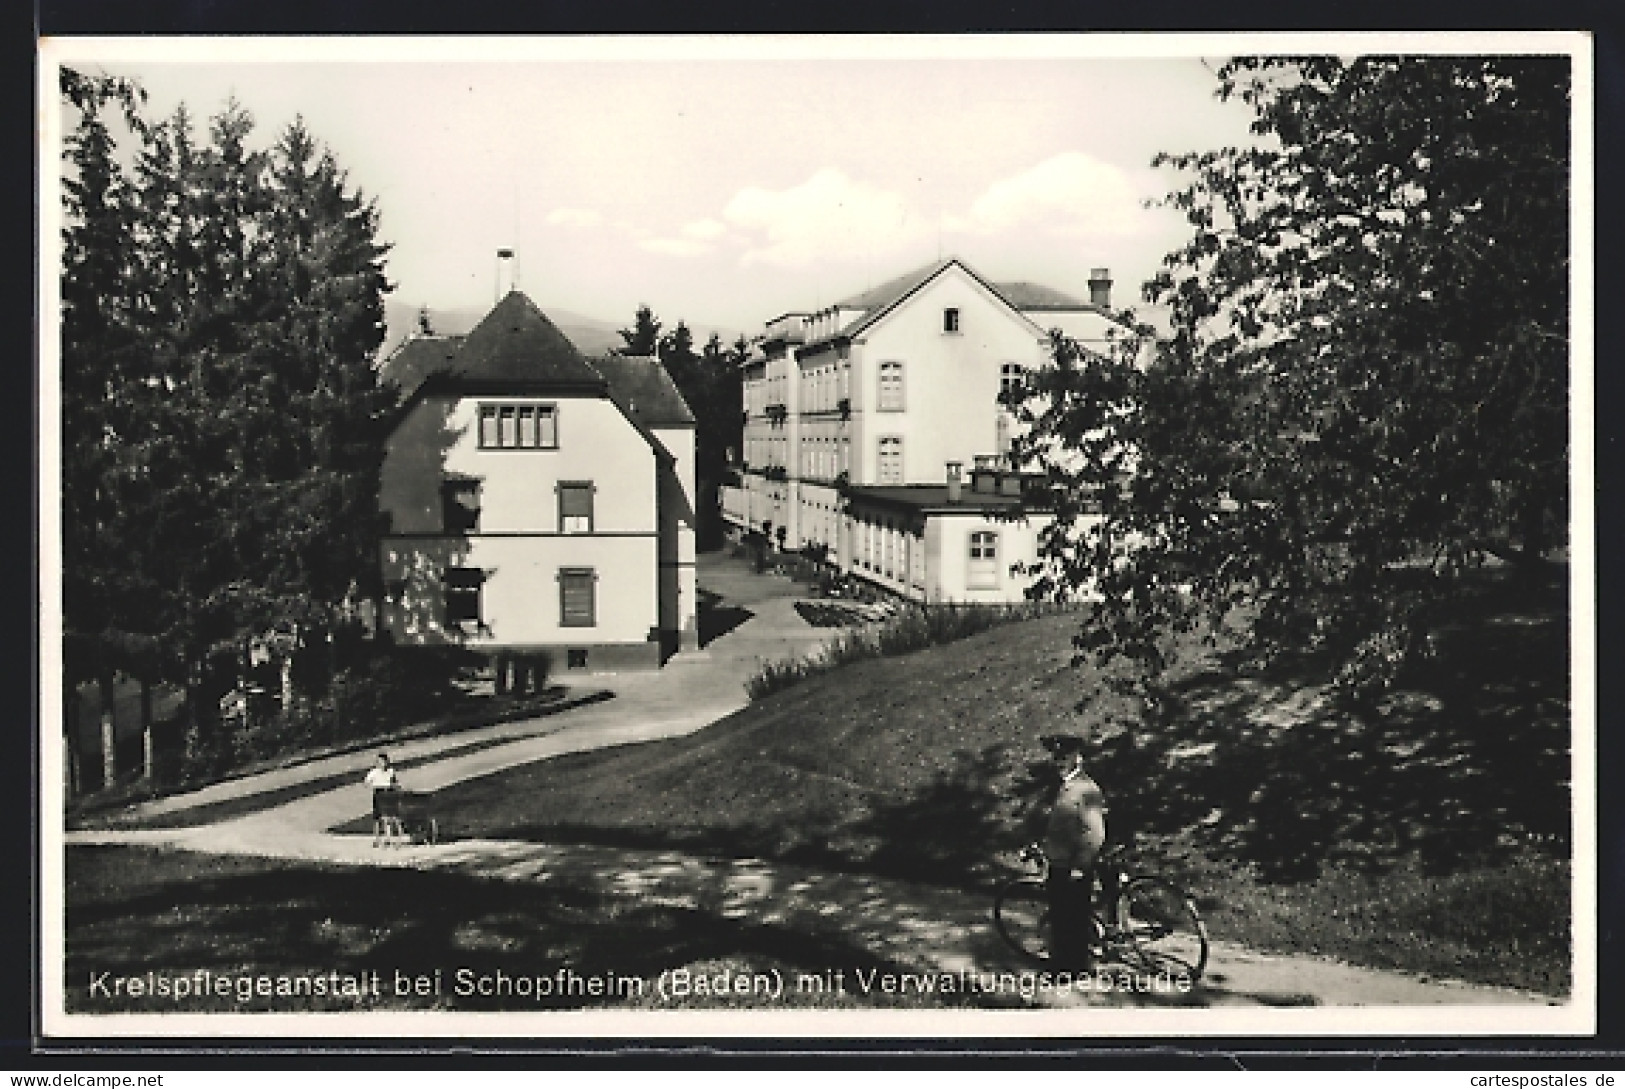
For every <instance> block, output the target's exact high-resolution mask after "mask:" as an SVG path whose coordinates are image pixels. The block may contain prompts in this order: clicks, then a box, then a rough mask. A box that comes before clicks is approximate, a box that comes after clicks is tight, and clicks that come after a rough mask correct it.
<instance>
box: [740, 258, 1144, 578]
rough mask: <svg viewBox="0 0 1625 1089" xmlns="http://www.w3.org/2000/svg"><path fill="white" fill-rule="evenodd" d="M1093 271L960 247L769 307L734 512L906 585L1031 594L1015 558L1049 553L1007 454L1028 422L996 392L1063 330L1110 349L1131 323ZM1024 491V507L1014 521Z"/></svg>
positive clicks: (1103, 274) (749, 523)
mask: <svg viewBox="0 0 1625 1089" xmlns="http://www.w3.org/2000/svg"><path fill="white" fill-rule="evenodd" d="M1089 286H1090V299H1089V301H1087V302H1085V301H1082V300H1080V299H1077V298H1074V297H1072V296H1069V295H1066V294H1063V293H1062V292H1059V291H1055V290H1053V289H1051V288H1047V287H1044V286H1042V285H1037V284H1031V283H1025V282H1016V283H993V282H990V281H988V280H986V279H984V278H983V277H982V276H980V275H979V274H978V273H976V272H975V271H974V270H973V269H971V268H970V267H969V266H968V265H966V264H965V263H964V262H962V261H960V260H959V259H957V258H950V259H947V260H944V261H940V262H937V263H935V264H933V265H930V266H928V267H926V268H923V269H918V270H915V271H914V272H911V273H908V274H907V275H904V276H901V277H898V278H897V279H895V280H892V281H890V282H888V283H886V284H882V285H880V286H879V287H876V288H873V289H871V290H869V291H866V292H863V293H861V294H859V295H855V296H852V297H850V298H847V299H845V300H843V301H841V302H839V303H836V304H835V305H833V306H829V307H826V308H823V309H821V310H818V311H812V312H792V313H787V314H783V315H780V316H779V317H776V318H774V319H773V320H771V321H769V322H767V324H766V328H765V331H764V333H763V334H762V335H761V337H759V338H758V339H757V341H756V342H755V345H754V349H755V350H754V351H753V352H752V355H751V356H750V358H749V359H748V360H747V361H746V363H745V365H744V368H743V372H742V381H743V383H744V400H745V426H744V443H743V451H742V454H743V456H742V465H741V471H740V483H739V485H738V486H737V487H729V488H725V489H724V490H723V494H722V497H721V502H722V508H723V509H722V513H723V517H724V520H725V521H726V522H727V523H728V524H729V525H730V526H731V527H732V528H733V529H734V531H735V532H738V533H744V532H748V531H752V530H754V531H758V532H762V531H765V532H766V533H767V535H768V537H769V538H770V539H772V540H773V541H774V542H775V543H777V544H778V545H779V546H780V547H782V548H785V549H787V550H795V549H800V548H804V547H806V546H808V545H812V546H822V547H824V548H826V549H828V555H829V558H830V559H831V560H832V561H833V562H834V563H835V564H836V565H837V566H838V567H840V568H841V569H842V570H844V571H848V572H851V573H854V574H857V575H859V576H860V577H863V578H865V579H868V580H870V581H872V582H875V583H876V584H878V585H880V586H882V587H884V588H886V589H888V590H891V591H893V592H896V593H900V594H903V595H904V596H908V597H913V598H917V599H920V600H929V601H997V600H1006V601H1007V600H1019V599H1020V598H1021V597H1022V595H1023V593H1024V591H1025V589H1026V587H1027V585H1029V584H1030V581H1031V580H1030V579H1029V578H1025V577H1021V576H1019V575H1017V574H1014V573H1012V570H1011V569H1012V568H1013V567H1014V566H1015V565H1017V564H1020V563H1025V562H1030V561H1031V560H1033V559H1036V548H1037V534H1038V532H1039V530H1040V529H1041V528H1042V526H1043V525H1044V524H1045V522H1046V519H1045V518H1044V516H1042V515H1041V514H1040V513H1037V512H1033V511H1032V509H1031V508H1032V503H1033V500H1034V496H1033V494H1032V490H1031V483H1030V482H1026V483H1024V482H1023V479H1022V477H1021V474H1020V473H1019V472H1018V468H1019V467H1017V466H1014V465H1011V464H1010V463H1009V451H1010V448H1011V443H1012V441H1013V439H1014V438H1015V435H1016V431H1017V423H1016V420H1015V419H1014V417H1013V415H1012V414H1011V413H1010V411H1009V410H1008V409H1006V408H1005V407H1004V406H1003V403H1002V402H1001V392H1002V391H1006V390H1008V389H1009V388H1010V387H1011V386H1016V385H1020V384H1021V383H1022V382H1023V380H1024V375H1025V374H1026V373H1027V372H1028V371H1029V370H1031V369H1033V368H1036V367H1040V366H1042V365H1043V364H1044V363H1045V362H1046V361H1048V359H1049V357H1050V350H1051V342H1050V334H1051V331H1052V330H1058V331H1059V332H1061V333H1062V334H1063V335H1065V336H1067V337H1070V338H1072V339H1074V340H1076V341H1078V342H1079V343H1080V344H1081V345H1082V346H1084V347H1085V348H1090V349H1093V350H1096V351H1101V352H1104V351H1106V350H1107V347H1108V344H1109V343H1110V342H1111V341H1112V340H1114V339H1115V338H1117V337H1121V336H1124V335H1132V333H1131V330H1130V329H1129V327H1128V326H1127V324H1126V323H1125V322H1123V321H1122V319H1121V318H1119V317H1117V316H1116V315H1114V313H1113V312H1112V310H1111V304H1110V289H1111V279H1110V276H1109V274H1108V273H1107V271H1106V270H1105V269H1096V270H1094V273H1093V274H1092V275H1091V278H1090V285H1089ZM967 473H968V474H969V475H968V478H966V477H965V474H967ZM950 496H951V497H952V498H950ZM1023 498H1025V499H1026V500H1027V503H1026V504H1025V505H1026V507H1027V509H1028V510H1029V513H1028V515H1027V517H1025V518H1024V519H1023V520H1020V521H1011V520H1010V518H1011V515H1012V512H1014V511H1015V510H1016V509H1017V508H1018V507H1021V506H1023V503H1022V499H1023ZM961 561H963V562H961ZM990 567H992V568H996V569H997V570H998V572H999V574H998V575H997V577H990V576H989V575H988V574H987V571H988V570H989V568H990Z"/></svg>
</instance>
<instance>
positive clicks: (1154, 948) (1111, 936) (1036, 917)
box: [993, 843, 1208, 985]
mask: <svg viewBox="0 0 1625 1089" xmlns="http://www.w3.org/2000/svg"><path fill="white" fill-rule="evenodd" d="M1125 853H1126V851H1125V849H1124V848H1123V847H1122V846H1120V845H1114V846H1112V847H1108V848H1107V849H1106V850H1105V851H1103V852H1101V855H1100V858H1099V859H1098V860H1097V861H1096V863H1095V872H1096V873H1097V874H1098V873H1102V872H1106V873H1110V874H1111V875H1112V876H1113V877H1115V878H1116V884H1115V887H1116V889H1117V898H1116V902H1115V904H1113V905H1112V913H1111V915H1110V916H1109V917H1105V916H1102V914H1101V912H1100V910H1099V907H1098V905H1097V904H1095V903H1094V901H1095V900H1096V897H1095V896H1094V895H1093V892H1094V890H1093V889H1091V890H1090V893H1091V895H1090V901H1091V903H1090V909H1089V918H1088V925H1089V927H1090V929H1091V939H1092V941H1091V944H1092V945H1093V946H1094V947H1095V948H1096V949H1098V950H1099V951H1100V953H1101V955H1102V959H1103V960H1113V961H1117V962H1119V963H1124V964H1130V965H1133V964H1136V963H1137V964H1138V965H1139V966H1140V967H1142V968H1144V969H1145V970H1146V971H1149V972H1152V973H1166V974H1168V975H1169V976H1179V977H1183V978H1184V979H1187V980H1189V981H1190V983H1191V984H1192V985H1194V984H1195V983H1196V981H1197V980H1199V979H1201V977H1202V972H1203V970H1204V969H1205V968H1206V967H1207V956H1208V940H1207V926H1206V925H1205V924H1204V923H1203V922H1202V917H1201V916H1200V915H1199V914H1198V913H1197V911H1196V904H1195V903H1194V902H1193V901H1192V900H1191V898H1190V897H1189V896H1188V895H1186V893H1185V892H1184V891H1183V890H1181V889H1180V888H1179V886H1177V885H1175V884H1174V883H1173V882H1171V881H1169V880H1168V879H1167V878H1164V877H1160V876H1158V875H1156V874H1136V873H1132V872H1130V871H1129V870H1128V869H1127V868H1126V867H1125V866H1124V864H1123V856H1124V854H1125ZM1021 860H1022V862H1024V863H1026V864H1027V865H1029V866H1031V867H1033V871H1034V872H1032V873H1028V874H1025V875H1023V876H1021V877H1015V878H1011V879H1010V880H1008V881H1006V882H1005V883H1004V884H1002V885H1000V886H999V889H998V891H997V892H996V893H995V894H994V897H993V923H994V926H995V927H996V928H997V929H998V932H999V936H1000V937H1001V938H1003V939H1004V940H1005V942H1006V943H1008V944H1009V946H1010V947H1011V948H1012V949H1014V950H1015V951H1016V952H1017V953H1020V954H1021V955H1022V956H1023V957H1025V958H1026V959H1028V960H1031V961H1036V962H1038V963H1045V962H1047V961H1048V960H1049V959H1050V940H1051V930H1050V910H1049V889H1048V887H1047V880H1048V876H1049V860H1048V859H1047V858H1046V857H1045V855H1044V849H1043V848H1042V847H1041V846H1040V845H1038V844H1036V843H1030V844H1028V845H1027V846H1026V847H1024V848H1022V851H1021ZM1080 922H1081V920H1080Z"/></svg>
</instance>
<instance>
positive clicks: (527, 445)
mask: <svg viewBox="0 0 1625 1089" xmlns="http://www.w3.org/2000/svg"><path fill="white" fill-rule="evenodd" d="M558 448H559V426H558V409H557V408H555V407H554V406H553V405H481V406H480V449H482V450H557V449H558Z"/></svg>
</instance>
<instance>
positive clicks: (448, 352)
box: [378, 336, 463, 397]
mask: <svg viewBox="0 0 1625 1089" xmlns="http://www.w3.org/2000/svg"><path fill="white" fill-rule="evenodd" d="M462 343H463V338H462V337H435V336H416V337H413V338H412V339H411V340H408V341H406V342H405V343H403V344H402V345H401V346H400V347H399V348H396V349H395V351H394V352H393V353H391V355H390V357H389V358H388V359H386V360H384V365H383V366H382V367H380V368H379V369H378V377H379V379H380V380H381V381H384V382H393V383H395V385H396V386H398V387H400V391H401V396H402V397H410V396H411V395H412V394H413V393H414V392H415V391H416V390H417V388H418V386H420V385H422V384H423V380H424V379H425V378H427V377H429V376H430V375H431V374H437V373H439V372H440V371H443V370H445V369H446V368H447V367H448V366H450V365H451V361H452V358H453V357H454V356H455V355H456V354H457V348H458V346H459V345H461V344H462Z"/></svg>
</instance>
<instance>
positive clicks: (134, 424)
mask: <svg viewBox="0 0 1625 1089" xmlns="http://www.w3.org/2000/svg"><path fill="white" fill-rule="evenodd" d="M81 81H82V77H78V76H77V75H70V76H68V77H65V79H64V97H65V99H67V100H68V101H69V102H70V103H73V102H74V101H75V99H74V94H75V91H76V89H77V88H79V87H80V85H81ZM131 108H132V110H133V108H134V107H133V105H132V107H131ZM81 117H82V120H81V128H80V131H81V132H83V133H84V134H85V135H84V137H83V139H82V140H81V141H79V143H80V144H83V145H84V147H83V149H80V148H79V144H76V143H72V142H70V149H69V150H70V157H71V156H74V155H77V156H78V160H82V162H81V161H74V162H72V163H71V164H70V166H71V167H72V169H71V170H70V173H71V174H72V175H73V180H71V181H70V184H69V191H68V194H67V198H66V200H67V212H68V221H69V223H70V227H69V229H68V232H67V234H66V236H65V241H66V243H67V253H68V257H69V260H68V262H67V264H66V267H65V271H64V314H63V343H64V371H63V384H64V428H63V435H64V465H65V475H64V488H63V508H64V545H65V556H64V560H65V563H64V568H65V571H66V572H67V573H66V574H65V576H64V583H65V597H67V598H69V599H70V601H71V602H72V603H71V604H69V605H68V606H67V613H68V614H69V616H68V633H69V635H70V642H71V643H72V644H73V645H74V646H77V647H80V648H81V650H80V651H79V652H78V653H77V656H78V657H79V658H81V659H86V658H93V659H95V660H96V661H97V662H98V663H100V664H99V665H98V666H97V668H99V669H101V675H102V676H105V677H110V676H111V672H110V669H119V670H122V671H124V672H126V673H128V674H130V675H133V676H136V677H138V679H139V680H141V682H142V684H143V687H144V693H143V694H144V697H145V696H146V692H145V688H146V686H147V685H149V684H150V683H151V682H152V681H154V680H157V679H159V678H163V679H169V680H177V681H180V682H182V683H184V684H186V685H187V688H188V699H187V705H188V707H189V709H190V713H191V720H190V724H189V745H190V748H192V749H193V750H194V752H193V755H199V753H198V752H197V751H196V750H198V749H199V748H200V747H201V746H202V744H203V741H204V735H205V734H206V733H208V732H209V727H210V725H211V720H212V715H211V713H210V712H211V710H212V708H213V706H214V703H215V700H216V699H217V698H218V696H219V694H220V692H221V691H222V690H223V688H225V687H230V685H231V684H232V683H235V677H236V671H237V669H238V663H239V661H240V659H241V658H242V657H243V656H244V655H243V654H242V653H241V651H242V648H243V647H244V646H245V642H246V640H247V639H248V638H250V637H251V636H254V635H257V634H263V633H265V632H267V631H269V630H271V629H273V628H274V629H278V630H282V631H286V632H291V633H293V641H292V643H290V644H288V645H289V646H297V645H299V642H300V639H301V638H302V635H301V633H312V632H319V631H320V630H321V629H322V628H324V627H326V628H329V629H330V628H331V626H332V624H333V623H334V622H335V621H336V618H337V616H338V615H339V613H340V612H341V611H342V610H343V609H344V607H345V606H346V603H347V602H349V601H351V600H352V599H353V598H354V597H355V596H357V595H359V594H364V593H366V592H367V591H369V590H370V589H372V586H371V584H372V583H373V582H374V581H375V580H376V577H377V572H376V563H377V554H376V548H377V538H378V533H379V531H380V525H379V517H380V516H379V514H378V508H377V502H376V490H377V475H378V468H379V464H380V462H381V458H382V449H383V439H384V430H383V421H384V417H385V413H386V412H387V409H388V400H387V398H386V397H385V396H384V394H383V393H382V392H381V391H379V390H378V388H377V384H376V381H375V378H374V371H373V367H372V361H373V356H374V354H375V352H376V350H377V348H378V346H379V344H380V343H381V342H382V336H383V305H382V295H383V293H384V292H385V291H387V290H389V285H388V284H387V282H386V281H385V279H384V275H383V271H382V262H383V258H384V256H385V253H386V251H387V247H385V246H384V245H382V244H381V243H379V242H378V241H377V239H376V233H377V210H376V207H375V206H374V205H373V203H372V202H371V201H370V200H368V199H366V198H365V197H364V196H363V195H362V194H360V193H359V192H355V191H353V190H352V189H351V187H350V186H349V185H348V182H347V179H346V176H345V174H344V172H343V171H342V170H341V169H340V168H339V166H338V164H337V163H336V161H335V160H334V158H333V157H332V155H331V154H330V153H328V152H326V151H325V150H324V149H322V148H321V147H320V146H319V145H318V144H317V142H316V141H315V139H314V138H313V137H312V135H311V134H310V133H309V132H308V131H307V130H306V128H305V126H304V125H303V123H302V122H300V121H296V122H295V123H294V124H293V125H291V126H290V127H289V128H288V129H287V130H286V131H285V132H284V133H283V134H282V136H281V139H280V140H279V141H278V142H277V143H276V144H275V145H274V146H273V147H272V148H271V149H269V150H257V149H254V148H252V147H251V146H250V145H249V139H250V137H251V135H252V133H253V129H254V123H253V118H252V116H251V115H250V114H249V113H248V111H246V110H245V109H243V108H242V107H241V106H240V105H238V104H237V103H235V102H231V103H228V104H227V105H226V107H225V108H224V109H223V110H222V111H221V112H220V113H219V114H217V115H216V116H215V117H214V118H213V119H211V123H210V126H209V141H208V142H207V144H205V145H202V146H199V145H197V144H196V143H195V142H194V140H193V137H192V133H191V121H190V117H189V115H188V114H187V113H186V111H185V110H184V109H181V110H178V111H177V112H176V114H174V115H173V116H171V117H170V118H169V119H167V120H166V121H164V122H162V123H159V124H153V125H149V124H145V123H142V124H139V125H137V124H135V123H134V122H132V126H131V127H132V130H133V131H134V134H135V135H137V136H139V137H140V143H141V146H140V148H139V151H138V153H137V154H136V156H135V165H134V170H133V174H134V181H133V183H132V182H129V181H125V180H122V179H121V177H120V176H114V175H108V174H107V171H106V170H105V169H103V167H102V166H101V163H102V161H103V160H104V159H105V160H107V161H110V162H112V163H113V164H114V165H115V167H116V163H117V157H116V156H113V155H112V154H111V151H110V145H109V149H108V150H98V146H97V145H96V144H95V143H94V138H95V137H96V132H95V129H94V124H93V122H94V120H95V119H94V118H90V119H85V118H86V114H85V111H84V110H81ZM92 152H95V154H92ZM104 176H105V177H109V178H111V179H112V180H102V179H103V178H104ZM87 179H88V180H87ZM92 182H94V183H95V185H96V187H97V191H105V192H107V193H110V194H115V195H117V198H118V203H117V207H118V209H119V216H120V217H122V218H117V217H114V216H113V215H112V214H111V213H110V212H107V211H105V210H104V209H103V208H102V205H107V204H109V201H110V200H111V198H109V199H108V200H103V201H102V202H101V204H100V205H98V204H96V203H94V202H92V201H91V200H90V199H89V197H88V196H87V195H80V193H81V190H84V191H86V192H88V189H89V186H90V185H91V183H92ZM76 186H77V188H76ZM104 221H105V222H104ZM92 228H95V230H93V229H92ZM114 228H118V229H116V230H115V229H114ZM76 243H77V246H76ZM81 251H82V252H83V254H84V256H82V257H81V256H79V254H80V253H81ZM103 268H109V269H115V270H116V272H115V273H108V272H105V271H100V270H102V269H103ZM95 285H102V286H101V287H99V288H97V290H99V291H101V292H102V293H103V295H105V297H106V301H105V302H103V303H101V304H99V309H95V308H89V307H88V306H87V304H85V303H81V302H79V301H78V300H79V299H80V298H81V297H82V296H83V297H92V296H93V294H94V293H93V292H92V291H91V289H92V287H93V286H95ZM103 312H105V313H108V314H114V315H116V316H117V317H118V322H117V324H116V325H111V326H110V324H109V322H108V321H107V320H105V319H104V318H102V317H98V315H99V314H102V313H103ZM109 328H112V329H113V330H114V332H116V334H117V335H116V336H114V334H113V333H110V332H108V329H109ZM120 338H122V339H120ZM115 485H116V486H115ZM96 549H100V551H99V552H97V551H95V550H96ZM98 558H100V562H101V566H98V565H97V563H98ZM70 588H78V592H76V593H74V594H69V593H68V590H69V589H70ZM95 632H100V633H101V634H100V635H99V636H98V637H94V638H86V634H87V633H95ZM109 647H111V648H113V649H114V650H116V651H117V652H118V653H117V654H109V653H107V652H106V648H109ZM98 655H99V656H98ZM222 661H223V662H224V666H223V668H221V669H215V670H211V668H210V664H211V662H215V663H220V662H222ZM284 665H285V668H284V676H285V677H290V676H291V675H290V674H289V672H288V668H287V667H288V665H289V663H288V662H286V661H285V663H284ZM143 703H144V705H145V703H146V700H145V698H144V700H143ZM149 750H150V745H149Z"/></svg>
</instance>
